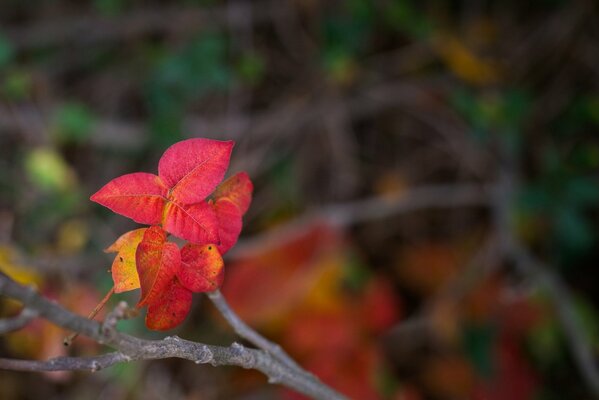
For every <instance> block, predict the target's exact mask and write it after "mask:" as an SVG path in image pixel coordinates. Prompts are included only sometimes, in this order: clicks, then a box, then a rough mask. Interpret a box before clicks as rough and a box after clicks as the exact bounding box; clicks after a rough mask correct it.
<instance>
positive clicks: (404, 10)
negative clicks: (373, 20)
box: [383, 0, 433, 39]
mask: <svg viewBox="0 0 599 400" xmlns="http://www.w3.org/2000/svg"><path fill="white" fill-rule="evenodd" d="M383 17H384V18H385V21H386V22H387V24H388V25H389V26H390V27H392V28H395V29H398V30H400V31H402V32H405V33H407V34H408V35H410V36H412V37H414V38H418V39H424V38H426V37H428V36H429V35H430V34H431V32H432V31H433V26H432V24H431V22H430V21H429V19H428V18H427V16H426V15H425V14H424V13H421V12H420V11H418V10H417V9H416V8H415V6H414V3H413V2H411V1H409V0H395V1H389V2H386V3H385V9H384V12H383Z"/></svg>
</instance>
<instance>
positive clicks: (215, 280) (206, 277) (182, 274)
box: [177, 244, 225, 293]
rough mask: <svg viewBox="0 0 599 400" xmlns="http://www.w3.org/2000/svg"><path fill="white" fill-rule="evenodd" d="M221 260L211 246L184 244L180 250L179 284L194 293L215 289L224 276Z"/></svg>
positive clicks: (214, 247)
mask: <svg viewBox="0 0 599 400" xmlns="http://www.w3.org/2000/svg"><path fill="white" fill-rule="evenodd" d="M224 267H225V264H224V262H223V258H222V257H221V255H220V253H219V252H218V250H217V248H216V246H215V245H213V244H206V245H203V246H199V245H194V244H186V245H185V246H183V248H182V249H181V269H180V270H179V273H178V274H177V277H178V278H179V281H180V282H181V284H182V285H183V286H184V287H186V288H187V289H189V290H191V291H192V292H195V293H200V292H210V291H213V290H215V289H217V288H218V287H219V286H220V285H221V284H222V283H223V279H224V276H225V269H224Z"/></svg>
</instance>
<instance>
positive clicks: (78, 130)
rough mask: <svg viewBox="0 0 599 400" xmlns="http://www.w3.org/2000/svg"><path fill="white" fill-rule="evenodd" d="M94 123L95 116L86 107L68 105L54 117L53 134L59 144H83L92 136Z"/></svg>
mask: <svg viewBox="0 0 599 400" xmlns="http://www.w3.org/2000/svg"><path fill="white" fill-rule="evenodd" d="M94 123H95V121H94V116H93V115H92V113H91V111H90V110H89V109H88V108H87V107H86V106H84V105H83V104H80V103H67V104H64V105H62V106H61V107H60V108H59V109H58V110H57V111H56V113H55V115H54V129H53V134H54V136H55V138H56V139H57V140H58V141H59V142H66V143H69V142H82V141H84V140H85V139H87V138H88V137H89V135H90V134H91V130H92V128H93V125H94Z"/></svg>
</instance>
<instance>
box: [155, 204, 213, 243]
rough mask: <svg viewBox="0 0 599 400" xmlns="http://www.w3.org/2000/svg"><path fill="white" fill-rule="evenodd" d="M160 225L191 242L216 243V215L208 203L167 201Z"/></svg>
mask: <svg viewBox="0 0 599 400" xmlns="http://www.w3.org/2000/svg"><path fill="white" fill-rule="evenodd" d="M162 227H163V228H164V230H166V231H167V232H170V233H172V234H173V235H175V236H177V237H180V238H183V239H186V240H189V241H190V242H193V243H200V244H205V243H218V242H219V241H220V240H219V234H218V233H219V229H218V219H217V216H216V214H215V212H214V210H213V209H212V207H210V205H209V204H208V203H205V202H201V203H196V204H191V205H188V206H182V205H179V204H177V203H173V202H169V203H168V204H167V205H166V207H165V209H164V219H163V222H162Z"/></svg>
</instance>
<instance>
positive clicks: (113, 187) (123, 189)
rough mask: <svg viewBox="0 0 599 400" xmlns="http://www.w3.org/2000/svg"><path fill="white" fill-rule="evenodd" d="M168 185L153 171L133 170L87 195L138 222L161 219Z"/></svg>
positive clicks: (152, 223) (154, 222)
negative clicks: (151, 172)
mask: <svg viewBox="0 0 599 400" xmlns="http://www.w3.org/2000/svg"><path fill="white" fill-rule="evenodd" d="M167 194H168V188H167V187H166V186H165V185H164V184H163V183H162V181H161V179H160V178H159V177H157V176H156V175H153V174H148V173H145V172H136V173H133V174H127V175H123V176H120V177H118V178H115V179H113V180H111V181H110V182H108V183H107V184H106V185H105V186H104V187H103V188H102V189H100V190H98V191H97V192H96V193H95V194H93V195H92V196H91V197H90V200H92V201H95V202H96V203H99V204H102V205H103V206H105V207H108V208H110V209H111V210H112V211H114V212H115V213H117V214H121V215H124V216H125V217H129V218H131V219H132V220H133V221H135V222H138V223H140V224H148V225H155V224H159V223H160V222H161V221H162V210H163V209H164V205H165V203H166V201H167V199H166V196H167Z"/></svg>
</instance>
